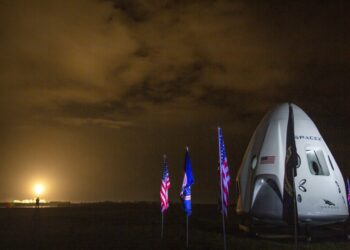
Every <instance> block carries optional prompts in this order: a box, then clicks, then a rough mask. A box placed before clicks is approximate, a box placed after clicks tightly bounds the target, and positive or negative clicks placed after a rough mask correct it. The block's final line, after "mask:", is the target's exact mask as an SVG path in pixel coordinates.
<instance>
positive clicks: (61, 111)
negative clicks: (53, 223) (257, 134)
mask: <svg viewBox="0 0 350 250" xmlns="http://www.w3.org/2000/svg"><path fill="white" fill-rule="evenodd" d="M349 7H350V6H349V3H347V2H346V1H340V0H339V1H319V0H314V1H291V2H290V3H283V4H282V3H281V2H280V1H274V0H268V1H258V0H256V1H253V0H252V1H228V0H227V1H224V0H223V1H212V0H204V1H203V0H202V1H196V0H193V1H175V0H174V1H171V0H163V1H156V0H147V1H141V0H131V1H128V0H125V1H124V0H115V1H107V0H106V1H102V0H89V1H87V0H69V1H68V0H67V1H39V0H37V1H36V0H33V1H25V0H23V1H20V0H14V1H5V0H2V1H0V41H1V42H0V44H1V46H0V136H1V141H0V156H1V157H0V170H1V172H0V200H13V199H25V198H31V197H32V196H33V193H32V186H33V183H35V182H42V183H44V185H46V189H47V190H46V193H45V195H46V197H44V198H47V199H49V200H72V201H95V200H99V201H102V200H115V201H118V200H158V196H159V185H160V176H161V170H162V155H163V154H164V153H166V154H167V155H168V158H169V168H170V174H171V182H172V189H171V191H170V196H171V197H170V198H171V199H173V200H178V193H179V191H180V183H181V180H182V168H183V160H184V153H185V146H186V145H188V146H189V147H190V154H191V158H192V164H193V169H194V173H195V178H196V183H195V186H194V187H193V200H194V201H196V202H215V201H216V200H217V179H216V165H217V163H216V162H217V139H216V127H217V126H218V125H220V126H221V127H222V128H223V133H224V137H225V142H226V146H227V151H228V158H229V159H228V160H229V165H230V168H231V171H232V173H231V174H232V175H233V176H234V175H235V174H236V172H237V170H238V167H239V164H240V162H241V159H242V157H243V153H244V151H245V148H246V146H247V144H248V142H249V139H250V137H251V135H252V133H253V131H254V129H255V127H256V126H257V124H258V122H259V121H260V119H261V118H262V117H263V115H264V114H265V113H266V112H267V111H268V110H269V109H271V108H272V107H274V106H275V105H277V104H278V103H281V102H286V101H290V102H294V103H296V104H297V105H299V106H300V107H301V108H302V109H304V110H305V111H306V112H307V113H308V114H309V116H310V117H311V118H312V119H313V120H314V121H315V123H316V124H317V126H318V128H319V130H320V132H321V134H322V135H323V137H324V139H325V140H326V142H328V144H329V147H330V149H331V151H332V152H333V154H334V155H335V158H336V160H337V161H338V164H339V165H340V167H341V170H342V172H343V173H344V175H347V176H349V175H350V160H349V158H348V157H347V156H348V155H349V154H350V146H349V140H350V133H349V130H348V127H349V126H348V124H349V120H350V119H349V112H350V106H349V103H350V102H349V100H348V99H349V97H350V96H349V90H350V87H349V81H350V49H349V44H350V35H349V32H348V29H349V27H350V15H349V14H350V13H349V10H350V9H349ZM45 195H44V196H45Z"/></svg>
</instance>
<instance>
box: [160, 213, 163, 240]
mask: <svg viewBox="0 0 350 250" xmlns="http://www.w3.org/2000/svg"><path fill="white" fill-rule="evenodd" d="M163 225H164V213H163V212H162V231H161V233H160V239H161V240H163Z"/></svg>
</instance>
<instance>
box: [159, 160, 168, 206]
mask: <svg viewBox="0 0 350 250" xmlns="http://www.w3.org/2000/svg"><path fill="white" fill-rule="evenodd" d="M169 188H170V177H169V169H168V162H167V159H166V156H165V155H164V170H163V176H162V182H161V185H160V207H161V212H162V213H164V212H165V211H166V210H167V209H168V208H169V196H168V191H169Z"/></svg>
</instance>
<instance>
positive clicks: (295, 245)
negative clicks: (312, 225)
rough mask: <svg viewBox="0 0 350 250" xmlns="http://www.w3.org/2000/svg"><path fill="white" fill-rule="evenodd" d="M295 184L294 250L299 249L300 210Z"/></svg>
mask: <svg viewBox="0 0 350 250" xmlns="http://www.w3.org/2000/svg"><path fill="white" fill-rule="evenodd" d="M294 174H295V169H294V168H293V178H294ZM293 183H294V190H293V193H294V195H293V202H294V249H295V250H297V249H298V208H297V202H296V201H297V200H296V192H295V181H293Z"/></svg>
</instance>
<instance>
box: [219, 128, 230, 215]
mask: <svg viewBox="0 0 350 250" xmlns="http://www.w3.org/2000/svg"><path fill="white" fill-rule="evenodd" d="M218 137H219V158H220V189H221V202H222V212H223V213H224V214H225V215H227V207H228V199H229V189H230V185H231V181H230V173H229V169H228V164H227V156H226V149H225V143H224V137H223V135H222V130H221V128H218Z"/></svg>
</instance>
